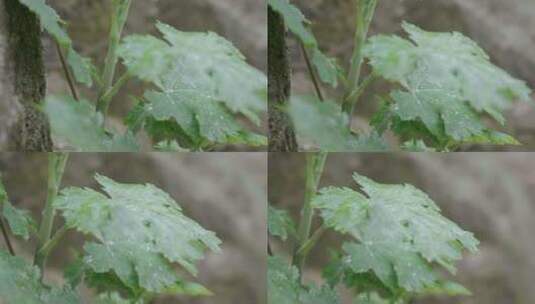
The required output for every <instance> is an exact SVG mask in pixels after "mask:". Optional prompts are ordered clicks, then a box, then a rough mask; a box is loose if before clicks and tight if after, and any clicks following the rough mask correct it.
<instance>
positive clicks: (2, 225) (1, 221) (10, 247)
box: [0, 216, 15, 256]
mask: <svg viewBox="0 0 535 304" xmlns="http://www.w3.org/2000/svg"><path fill="white" fill-rule="evenodd" d="M0 228H1V229H2V235H3V236H4V240H5V241H6V245H7V249H8V250H9V253H10V254H11V255H12V256H15V250H14V249H13V245H11V240H10V239H9V235H8V234H7V229H6V224H5V223H4V219H2V216H0Z"/></svg>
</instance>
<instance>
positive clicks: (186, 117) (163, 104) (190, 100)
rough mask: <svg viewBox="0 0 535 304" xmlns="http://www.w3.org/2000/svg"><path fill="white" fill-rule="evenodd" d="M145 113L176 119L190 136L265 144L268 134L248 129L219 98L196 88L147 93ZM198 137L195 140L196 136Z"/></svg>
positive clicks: (249, 143)
mask: <svg viewBox="0 0 535 304" xmlns="http://www.w3.org/2000/svg"><path fill="white" fill-rule="evenodd" d="M145 99H146V100H147V101H148V102H149V103H148V104H146V105H145V113H146V114H148V115H150V116H151V117H153V118H154V119H156V120H157V121H169V120H174V121H175V122H176V123H177V124H178V125H179V126H180V127H181V129H182V130H183V131H184V132H185V133H186V134H187V135H188V137H189V138H190V139H193V140H194V141H197V142H199V138H202V139H203V140H201V143H202V142H203V141H208V142H210V143H219V144H227V143H228V144H247V145H251V146H262V145H265V144H266V139H265V137H263V136H261V135H257V134H254V133H252V132H249V131H247V130H245V129H244V128H243V127H242V126H241V125H240V124H238V123H237V122H236V120H235V119H234V117H233V116H232V114H231V113H230V112H229V111H228V110H227V108H225V107H224V106H223V105H222V104H221V103H220V102H217V101H215V100H213V99H211V98H207V97H203V96H202V95H201V94H200V93H199V92H196V91H194V90H179V91H175V92H155V91H149V92H146V93H145ZM195 139H196V140H195Z"/></svg>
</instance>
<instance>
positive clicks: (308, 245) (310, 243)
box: [296, 225, 327, 256]
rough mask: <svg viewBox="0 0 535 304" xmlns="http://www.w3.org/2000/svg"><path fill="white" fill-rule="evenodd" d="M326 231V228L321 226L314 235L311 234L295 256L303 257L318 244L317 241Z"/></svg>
mask: <svg viewBox="0 0 535 304" xmlns="http://www.w3.org/2000/svg"><path fill="white" fill-rule="evenodd" d="M326 231H327V227H326V226H325V225H321V226H320V227H319V228H318V229H316V231H314V233H312V236H311V237H310V238H309V239H308V240H306V242H304V243H303V244H302V245H301V247H299V249H298V250H297V252H296V255H299V256H303V255H307V254H308V252H309V251H310V250H311V249H312V247H314V245H315V244H316V243H317V242H318V240H319V239H320V238H321V237H322V236H323V234H324V233H325V232H326Z"/></svg>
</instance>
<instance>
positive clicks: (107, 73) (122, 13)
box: [97, 0, 132, 117]
mask: <svg viewBox="0 0 535 304" xmlns="http://www.w3.org/2000/svg"><path fill="white" fill-rule="evenodd" d="M131 4H132V0H113V2H112V11H113V13H112V15H111V29H110V36H109V45H108V53H107V55H106V59H105V61H104V72H103V74H102V89H101V91H100V94H99V98H98V102H97V111H99V112H100V113H102V115H103V116H104V117H106V115H107V112H108V108H109V106H110V102H111V98H106V99H103V98H102V97H103V96H104V95H105V94H106V93H108V92H109V91H110V89H111V88H112V86H113V78H114V76H115V70H116V69H117V62H118V60H119V57H118V55H117V49H118V48H119V43H120V41H121V35H122V33H123V30H124V26H125V25H126V20H127V19H128V12H129V11H130V5H131Z"/></svg>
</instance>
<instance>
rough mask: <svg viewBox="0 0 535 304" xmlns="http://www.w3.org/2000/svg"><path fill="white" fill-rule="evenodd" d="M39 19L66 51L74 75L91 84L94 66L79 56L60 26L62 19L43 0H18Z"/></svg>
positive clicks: (82, 81) (78, 79)
mask: <svg viewBox="0 0 535 304" xmlns="http://www.w3.org/2000/svg"><path fill="white" fill-rule="evenodd" d="M19 1H20V3H22V4H24V5H25V6H26V7H28V8H29V9H30V10H31V11H32V12H34V13H35V14H36V15H37V16H38V17H39V19H40V20H41V25H42V26H43V27H44V28H45V29H46V30H47V31H48V32H49V33H50V34H51V35H52V36H53V37H54V39H56V41H57V42H58V44H59V45H60V46H61V48H62V49H63V50H64V51H66V52H67V63H68V64H69V66H70V67H71V69H72V71H73V74H74V77H75V78H76V80H77V81H78V82H80V83H83V84H85V85H87V86H91V85H92V84H93V81H92V78H91V74H92V72H93V71H94V70H95V67H94V66H93V65H92V64H91V60H90V59H88V58H85V57H82V56H80V54H78V53H77V52H76V51H75V50H74V48H73V45H72V41H71V38H69V35H68V34H67V33H66V32H65V30H64V29H63V28H62V26H61V25H62V24H63V23H64V21H63V20H61V18H60V17H59V15H58V14H57V13H56V11H55V10H54V9H53V8H51V7H50V6H48V5H47V4H46V3H45V0H19Z"/></svg>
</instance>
